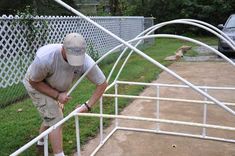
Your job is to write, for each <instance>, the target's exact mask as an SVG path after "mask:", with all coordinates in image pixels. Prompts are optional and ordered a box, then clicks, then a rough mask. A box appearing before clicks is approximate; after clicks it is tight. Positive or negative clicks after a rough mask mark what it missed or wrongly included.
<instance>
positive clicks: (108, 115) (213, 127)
mask: <svg viewBox="0 0 235 156" xmlns="http://www.w3.org/2000/svg"><path fill="white" fill-rule="evenodd" d="M74 115H78V116H87V117H102V118H112V119H126V120H137V121H148V122H157V123H166V124H176V125H185V126H193V127H201V128H211V129H219V130H228V131H235V128H234V127H228V126H219V125H211V124H201V123H191V122H185V121H177V120H166V119H156V118H146V117H137V116H125V115H110V114H96V113H92V114H91V113H75V114H74Z"/></svg>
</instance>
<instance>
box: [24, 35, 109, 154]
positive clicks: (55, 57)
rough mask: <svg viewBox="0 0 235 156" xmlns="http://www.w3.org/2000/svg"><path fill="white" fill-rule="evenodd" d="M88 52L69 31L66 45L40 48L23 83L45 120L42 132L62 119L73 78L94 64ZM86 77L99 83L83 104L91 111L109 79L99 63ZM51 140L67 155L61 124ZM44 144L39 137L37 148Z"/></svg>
mask: <svg viewBox="0 0 235 156" xmlns="http://www.w3.org/2000/svg"><path fill="white" fill-rule="evenodd" d="M85 51H86V41H85V39H84V38H83V37H82V36H81V35H80V34H77V33H71V34H68V35H67V36H66V37H65V39H64V42H63V44H49V45H45V46H43V47H41V48H39V49H38V51H37V53H36V57H35V59H34V61H33V62H32V64H31V65H30V66H29V68H28V70H27V73H26V75H25V78H24V80H23V83H24V85H25V88H26V89H27V91H28V94H29V95H30V97H31V99H32V101H33V104H34V105H35V106H36V108H37V110H38V112H39V114H40V116H41V118H42V120H43V123H42V124H41V127H40V130H39V133H42V132H43V131H45V130H46V129H47V128H48V127H50V126H52V125H54V124H55V123H57V122H58V121H60V120H61V119H63V112H62V107H61V104H62V106H63V105H64V104H66V103H67V102H68V101H69V100H70V99H71V97H70V96H68V95H67V91H68V89H69V87H70V85H71V83H72V81H73V79H74V78H75V77H79V76H81V75H82V74H83V73H84V72H86V71H87V70H88V69H89V68H90V67H91V66H92V65H94V63H95V62H94V61H93V60H92V58H91V57H90V56H88V55H87V54H86V53H85ZM87 78H88V79H89V80H90V81H91V82H92V83H94V84H96V89H95V91H94V93H93V95H92V96H91V98H90V99H89V102H88V103H85V104H83V105H81V106H80V109H79V110H80V112H87V111H89V110H90V109H91V107H92V105H94V104H95V103H96V102H97V101H98V99H99V98H100V97H101V95H102V94H103V92H104V90H105V89H106V87H107V83H106V78H105V76H104V74H103V72H102V71H101V70H100V68H99V67H98V66H97V65H96V66H95V67H93V68H92V70H91V71H90V72H89V73H88V74H87ZM49 140H50V142H51V145H52V149H53V153H54V155H55V156H64V152H63V148H62V127H58V128H57V129H55V130H53V131H52V132H51V133H50V134H49ZM43 145H44V141H43V139H41V140H39V141H38V143H37V147H38V148H41V149H43Z"/></svg>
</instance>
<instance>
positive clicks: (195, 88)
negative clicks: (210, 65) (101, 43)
mask: <svg viewBox="0 0 235 156" xmlns="http://www.w3.org/2000/svg"><path fill="white" fill-rule="evenodd" d="M154 37H169V38H177V39H182V40H186V41H190V42H193V43H195V44H199V45H202V46H205V47H207V48H209V49H210V50H212V51H213V52H215V53H216V54H219V53H220V52H219V51H217V50H216V49H214V48H212V47H210V46H208V45H206V44H204V43H202V42H200V41H197V40H194V39H191V38H188V37H183V36H178V35H169V34H159V35H149V36H143V37H139V38H135V39H132V40H130V41H128V43H130V42H134V41H138V40H141V39H147V38H154ZM121 46H122V44H121V45H119V46H116V47H115V48H113V49H112V50H110V51H109V52H108V53H106V54H105V55H104V56H103V57H101V58H100V59H99V60H97V62H96V63H95V64H94V65H93V66H92V67H91V68H90V69H88V70H87V71H86V72H85V73H84V74H83V75H82V76H81V77H80V79H79V80H78V81H77V82H76V83H75V84H74V86H73V87H72V88H71V89H70V91H69V92H70V93H71V92H72V91H73V89H74V88H75V87H76V86H77V85H78V84H79V83H80V82H81V80H82V79H83V78H84V77H85V76H86V75H87V73H88V72H89V71H90V70H91V69H92V68H93V67H94V66H95V65H96V64H97V63H99V62H100V61H102V60H103V59H104V58H105V57H107V56H108V55H110V54H111V53H112V52H114V50H116V49H117V48H120V47H121ZM138 54H139V55H140V56H142V57H144V58H145V59H147V60H148V61H150V62H151V63H153V64H154V65H156V66H158V67H160V68H161V69H163V70H164V71H166V72H168V73H169V74H170V75H172V76H174V77H175V78H177V79H178V80H180V81H182V82H184V83H185V84H186V85H188V86H189V87H191V88H192V89H194V90H195V91H197V92H198V93H200V94H201V95H203V96H205V97H207V98H208V99H210V100H211V101H213V102H214V103H216V104H217V105H219V106H221V107H222V108H224V109H225V110H226V111H228V112H230V113H232V114H233V115H235V112H234V111H233V110H232V109H230V108H229V107H227V106H225V105H224V104H223V103H221V102H220V101H218V100H217V99H215V98H214V97H212V96H210V95H209V94H207V93H206V92H204V91H202V90H200V89H199V88H198V87H196V86H194V85H193V84H191V83H190V82H188V81H187V80H186V79H184V78H182V77H180V76H179V75H177V74H176V73H175V72H173V71H171V70H170V69H168V68H166V67H165V66H163V65H162V64H160V63H159V62H157V61H156V60H154V59H152V58H151V57H149V56H148V55H146V54H144V53H143V52H142V53H138ZM230 61H231V60H230Z"/></svg>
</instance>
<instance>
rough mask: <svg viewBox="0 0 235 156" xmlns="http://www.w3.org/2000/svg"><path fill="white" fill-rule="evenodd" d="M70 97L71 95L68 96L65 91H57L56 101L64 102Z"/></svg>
mask: <svg viewBox="0 0 235 156" xmlns="http://www.w3.org/2000/svg"><path fill="white" fill-rule="evenodd" d="M70 99H71V97H70V96H68V95H67V93H66V92H63V93H59V96H58V101H59V102H60V103H62V104H66V103H67V102H68V101H69V100H70Z"/></svg>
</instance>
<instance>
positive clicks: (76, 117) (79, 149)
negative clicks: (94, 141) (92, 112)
mask: <svg viewBox="0 0 235 156" xmlns="http://www.w3.org/2000/svg"><path fill="white" fill-rule="evenodd" d="M75 126H76V141H77V156H81V146H80V130H79V119H78V116H77V115H76V116H75Z"/></svg>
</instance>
